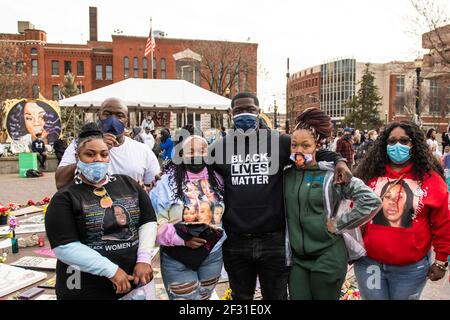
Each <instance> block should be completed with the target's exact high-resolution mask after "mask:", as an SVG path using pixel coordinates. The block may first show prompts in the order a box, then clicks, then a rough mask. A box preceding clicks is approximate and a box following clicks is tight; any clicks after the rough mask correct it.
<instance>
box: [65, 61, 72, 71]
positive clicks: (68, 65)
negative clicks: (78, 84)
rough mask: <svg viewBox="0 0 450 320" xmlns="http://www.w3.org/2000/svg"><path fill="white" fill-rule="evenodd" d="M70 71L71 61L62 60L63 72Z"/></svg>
mask: <svg viewBox="0 0 450 320" xmlns="http://www.w3.org/2000/svg"><path fill="white" fill-rule="evenodd" d="M68 72H70V73H72V61H64V74H67V73H68Z"/></svg>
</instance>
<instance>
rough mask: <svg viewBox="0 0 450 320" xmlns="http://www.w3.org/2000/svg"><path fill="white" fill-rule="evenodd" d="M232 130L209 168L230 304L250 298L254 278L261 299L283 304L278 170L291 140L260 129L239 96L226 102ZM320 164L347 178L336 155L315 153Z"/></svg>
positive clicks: (214, 150) (216, 147)
mask: <svg viewBox="0 0 450 320" xmlns="http://www.w3.org/2000/svg"><path fill="white" fill-rule="evenodd" d="M231 108H232V111H231V113H232V116H233V122H234V126H235V130H230V131H229V132H228V134H227V135H226V136H225V137H224V138H223V139H219V140H218V141H216V142H215V143H214V144H213V145H212V146H211V156H212V158H213V161H215V169H216V170H217V171H218V172H219V173H220V174H221V175H222V177H223V181H224V187H225V213H224V215H223V226H224V229H225V232H226V233H227V236H228V238H227V240H226V241H225V243H224V245H223V248H222V250H223V260H224V265H225V269H226V271H227V273H228V277H229V281H230V287H231V290H232V296H233V299H235V300H251V299H253V295H254V291H255V286H256V279H257V277H258V278H259V282H260V284H261V292H262V296H263V299H266V300H285V299H287V282H288V275H289V268H288V266H287V259H286V231H285V230H286V223H285V212H284V195H283V168H284V167H285V166H286V165H287V164H288V163H289V161H290V160H289V157H290V146H291V139H290V136H289V135H280V134H279V133H278V131H276V130H270V129H269V128H265V127H264V126H263V127H261V125H260V121H259V114H260V108H259V102H258V98H257V97H256V96H254V95H253V94H250V93H239V94H238V95H236V96H235V97H234V98H233V100H232V102H231ZM317 156H318V160H320V161H334V162H337V166H336V172H337V173H336V178H337V179H336V182H339V183H342V182H343V181H349V179H350V177H351V174H350V171H349V170H348V168H347V166H346V165H345V162H342V161H340V160H343V159H342V158H341V157H340V156H339V155H337V154H335V153H333V152H329V151H320V152H319V153H318V154H317Z"/></svg>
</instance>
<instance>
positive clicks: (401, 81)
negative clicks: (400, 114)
mask: <svg viewBox="0 0 450 320" xmlns="http://www.w3.org/2000/svg"><path fill="white" fill-rule="evenodd" d="M395 88H396V89H395V92H396V95H397V97H398V96H401V95H403V93H404V92H405V76H397V78H396V87H395Z"/></svg>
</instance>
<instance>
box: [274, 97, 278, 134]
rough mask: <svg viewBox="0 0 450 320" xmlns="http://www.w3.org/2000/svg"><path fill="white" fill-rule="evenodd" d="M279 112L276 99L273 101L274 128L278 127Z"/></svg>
mask: <svg viewBox="0 0 450 320" xmlns="http://www.w3.org/2000/svg"><path fill="white" fill-rule="evenodd" d="M277 112H278V106H277V100H274V101H273V127H274V129H276V128H277V127H278V125H277Z"/></svg>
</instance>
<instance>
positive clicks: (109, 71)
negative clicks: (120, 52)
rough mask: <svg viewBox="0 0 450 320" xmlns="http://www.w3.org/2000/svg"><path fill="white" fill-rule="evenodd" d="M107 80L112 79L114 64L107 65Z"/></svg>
mask: <svg viewBox="0 0 450 320" xmlns="http://www.w3.org/2000/svg"><path fill="white" fill-rule="evenodd" d="M105 80H112V65H110V64H107V65H106V78H105Z"/></svg>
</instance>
